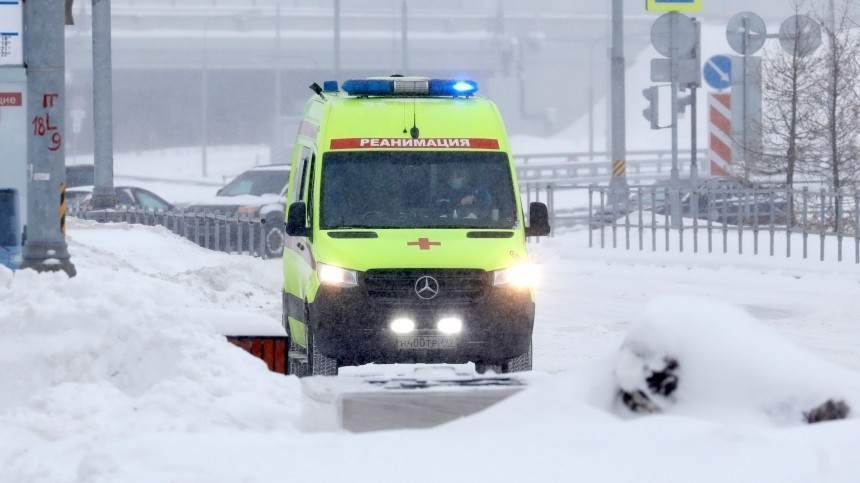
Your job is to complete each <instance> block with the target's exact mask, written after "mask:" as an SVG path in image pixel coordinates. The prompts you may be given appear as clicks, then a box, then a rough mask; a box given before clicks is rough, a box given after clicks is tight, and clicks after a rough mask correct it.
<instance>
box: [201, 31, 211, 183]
mask: <svg viewBox="0 0 860 483" xmlns="http://www.w3.org/2000/svg"><path fill="white" fill-rule="evenodd" d="M208 57H209V20H208V19H204V20H203V72H202V78H201V80H200V117H201V119H200V128H201V138H202V139H201V143H200V144H201V151H202V153H201V158H200V161H201V164H202V166H201V171H202V175H203V176H204V177H205V176H207V175H208V174H207V172H206V171H207V169H206V167H207V166H206V165H207V164H208V159H207V153H206V151H208V149H207V148H208V146H209V58H208Z"/></svg>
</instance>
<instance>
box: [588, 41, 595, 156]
mask: <svg viewBox="0 0 860 483" xmlns="http://www.w3.org/2000/svg"><path fill="white" fill-rule="evenodd" d="M588 160H589V161H594V42H592V43H591V45H590V46H589V49H588Z"/></svg>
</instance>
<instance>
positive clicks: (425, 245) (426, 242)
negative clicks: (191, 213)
mask: <svg viewBox="0 0 860 483" xmlns="http://www.w3.org/2000/svg"><path fill="white" fill-rule="evenodd" d="M406 245H408V246H410V247H414V246H416V245H417V246H418V248H420V249H421V250H429V249H430V247H431V246H440V245H442V242H431V241H430V239H429V238H419V239H418V241H414V242H406Z"/></svg>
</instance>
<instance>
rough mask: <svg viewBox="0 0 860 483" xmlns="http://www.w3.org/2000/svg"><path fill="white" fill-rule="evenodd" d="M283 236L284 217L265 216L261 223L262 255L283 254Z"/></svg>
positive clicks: (266, 256) (275, 256)
mask: <svg viewBox="0 0 860 483" xmlns="http://www.w3.org/2000/svg"><path fill="white" fill-rule="evenodd" d="M285 236H286V235H285V231H284V217H283V216H281V217H280V219H279V218H278V216H277V215H269V216H267V217H266V223H265V224H264V225H263V257H264V258H280V257H281V255H283V254H284V240H285V239H286V238H285Z"/></svg>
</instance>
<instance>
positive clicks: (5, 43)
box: [0, 0, 24, 65]
mask: <svg viewBox="0 0 860 483" xmlns="http://www.w3.org/2000/svg"><path fill="white" fill-rule="evenodd" d="M23 14H24V6H23V2H22V1H20V0H3V1H0V65H24V41H23V36H24V34H23V31H24V16H23Z"/></svg>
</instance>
